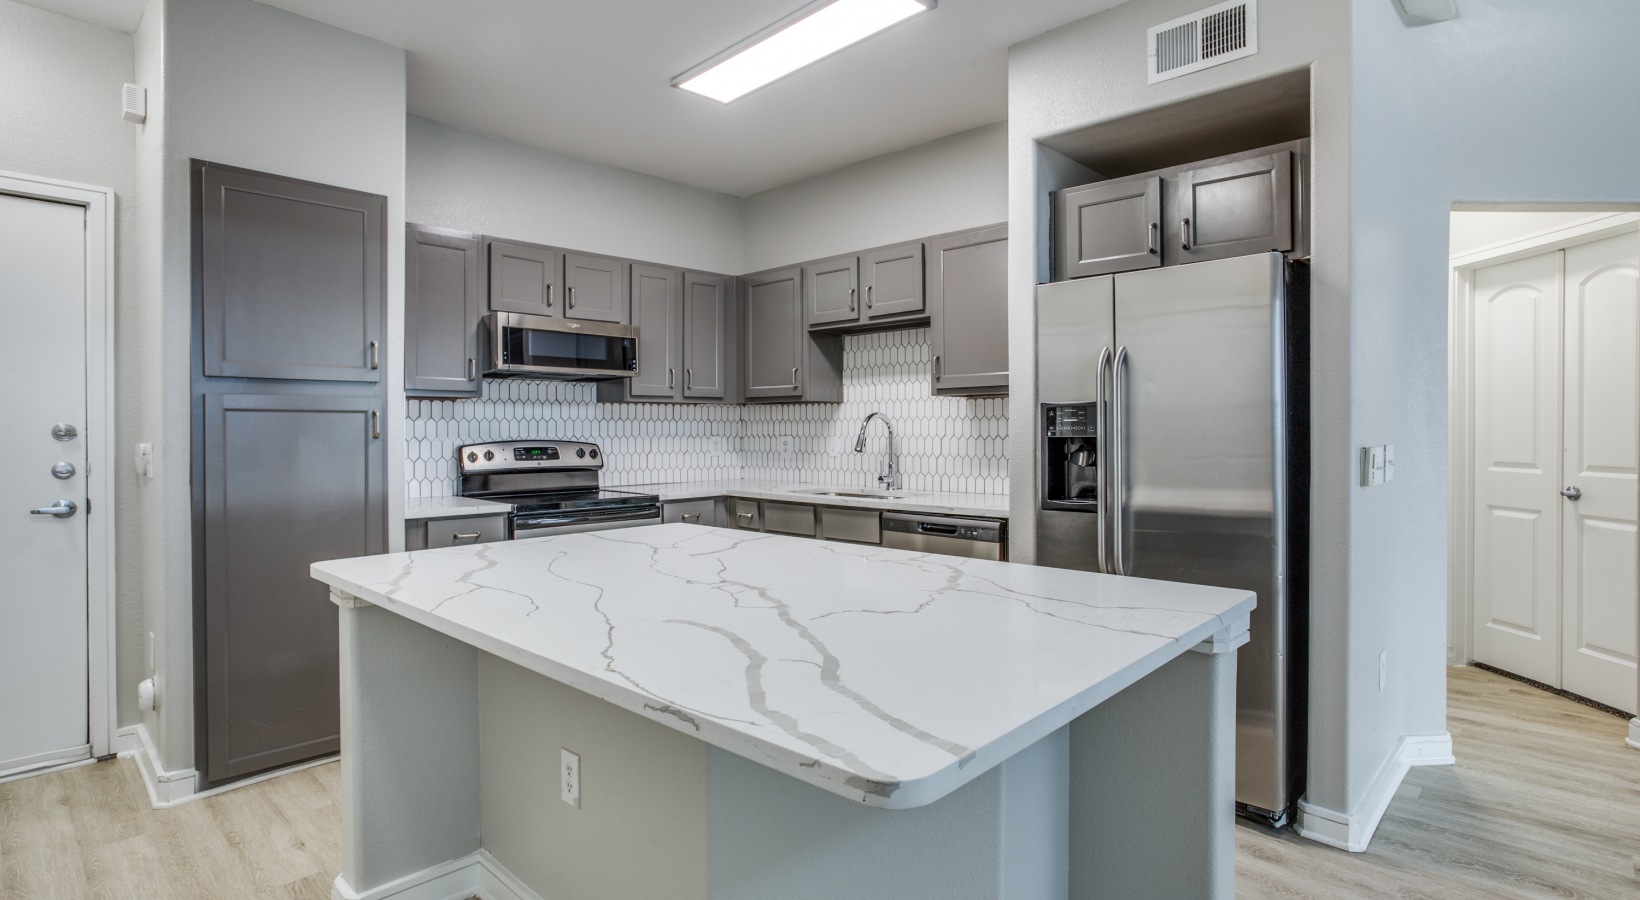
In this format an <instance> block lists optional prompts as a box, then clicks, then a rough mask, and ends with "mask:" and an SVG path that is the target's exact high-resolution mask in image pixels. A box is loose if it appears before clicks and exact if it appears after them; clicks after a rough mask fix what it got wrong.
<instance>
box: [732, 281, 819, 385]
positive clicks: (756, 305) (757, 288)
mask: <svg viewBox="0 0 1640 900" xmlns="http://www.w3.org/2000/svg"><path fill="white" fill-rule="evenodd" d="M745 283H746V311H745V322H746V327H745V329H744V332H743V334H744V337H745V343H744V345H743V352H744V353H745V357H746V365H745V372H746V381H745V385H746V396H747V397H748V398H756V397H801V396H802V395H803V372H802V366H803V340H804V338H805V335H804V333H803V295H802V290H801V287H802V284H803V270H802V269H800V268H797V267H793V268H790V269H779V270H776V271H773V272H763V273H761V274H758V275H748V276H747V277H746V282H745Z"/></svg>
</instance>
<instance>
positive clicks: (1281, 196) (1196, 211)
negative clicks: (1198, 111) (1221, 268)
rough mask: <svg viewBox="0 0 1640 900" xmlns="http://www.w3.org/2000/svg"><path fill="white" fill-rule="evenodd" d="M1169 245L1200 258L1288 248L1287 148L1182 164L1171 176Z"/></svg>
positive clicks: (1186, 257)
mask: <svg viewBox="0 0 1640 900" xmlns="http://www.w3.org/2000/svg"><path fill="white" fill-rule="evenodd" d="M1174 193H1175V202H1174V209H1175V211H1176V212H1177V213H1178V215H1177V216H1176V224H1175V225H1174V227H1173V229H1172V230H1171V231H1170V234H1169V237H1170V238H1171V239H1172V240H1171V241H1170V243H1171V247H1170V248H1169V250H1170V251H1172V250H1177V260H1178V261H1179V262H1201V261H1203V260H1209V259H1226V258H1229V257H1233V256H1246V255H1247V254H1250V253H1265V252H1268V251H1271V250H1278V251H1281V252H1286V251H1288V250H1292V249H1293V154H1292V152H1291V151H1289V150H1280V151H1277V152H1275V153H1269V154H1265V155H1263V156H1256V157H1253V158H1250V159H1239V160H1235V161H1233V162H1224V163H1219V164H1217V165H1210V166H1202V167H1200V168H1195V169H1186V170H1184V171H1183V172H1180V173H1179V175H1178V177H1177V179H1176V180H1175V182H1174Z"/></svg>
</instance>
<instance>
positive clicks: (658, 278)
mask: <svg viewBox="0 0 1640 900" xmlns="http://www.w3.org/2000/svg"><path fill="white" fill-rule="evenodd" d="M682 279H683V273H681V272H679V271H678V270H677V269H665V268H661V267H660V266H646V265H642V264H639V265H634V266H633V267H632V319H633V322H634V324H636V325H637V326H638V374H637V375H635V376H633V377H632V378H630V379H628V391H629V393H630V395H631V396H633V397H654V398H674V399H675V398H676V397H677V396H678V383H679V382H678V375H679V374H680V373H679V372H678V369H680V368H682V366H681V365H679V362H680V360H679V356H680V354H681V352H682V349H683V304H682V302H681V300H682V298H681V297H680V296H679V294H680V289H679V286H680V284H681V282H682Z"/></svg>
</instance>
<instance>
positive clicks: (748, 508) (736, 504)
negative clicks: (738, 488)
mask: <svg viewBox="0 0 1640 900" xmlns="http://www.w3.org/2000/svg"><path fill="white" fill-rule="evenodd" d="M728 508H729V527H730V528H745V529H747V530H749V531H762V530H763V512H762V510H761V509H760V508H759V507H758V503H757V501H756V500H743V499H741V498H739V497H730V498H729V503H728Z"/></svg>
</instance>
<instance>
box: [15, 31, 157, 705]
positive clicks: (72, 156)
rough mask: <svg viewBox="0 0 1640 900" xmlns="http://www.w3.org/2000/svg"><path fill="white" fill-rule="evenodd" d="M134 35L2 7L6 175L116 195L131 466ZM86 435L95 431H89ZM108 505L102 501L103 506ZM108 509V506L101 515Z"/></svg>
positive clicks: (131, 645)
mask: <svg viewBox="0 0 1640 900" xmlns="http://www.w3.org/2000/svg"><path fill="white" fill-rule="evenodd" d="M132 71H133V62H132V41H131V36H130V35H128V34H122V33H120V32H117V31H112V30H110V29H107V28H103V27H101V26H97V25H90V24H87V23H85V22H81V21H78V20H76V19H69V18H65V17H63V16H59V15H56V14H54V13H49V12H45V11H43V10H39V9H35V8H34V7H32V6H23V5H21V4H18V3H13V2H12V0H0V85H4V86H5V89H4V90H0V134H3V135H4V136H5V137H4V138H3V139H0V170H3V171H8V172H21V173H24V174H27V175H38V176H43V177H48V178H58V179H62V180H65V181H76V182H80V183H82V184H94V185H98V186H101V187H108V188H113V190H114V195H115V200H114V202H115V213H116V218H115V230H114V241H115V253H116V255H115V261H114V266H115V282H114V285H115V290H114V301H115V305H116V314H115V322H114V333H115V340H116V349H115V388H114V390H115V394H114V397H113V403H114V414H115V419H116V422H115V431H116V433H115V435H114V436H113V440H114V444H115V453H114V458H115V459H116V460H119V461H121V462H123V461H124V460H126V459H129V458H130V456H129V448H130V446H131V444H132V443H133V442H134V441H135V440H136V437H135V436H136V434H137V433H138V431H139V426H140V423H141V417H140V412H141V400H142V397H141V392H140V390H139V382H138V374H139V373H140V371H141V367H140V364H139V361H140V357H139V351H140V342H139V340H138V334H139V331H140V328H141V317H140V315H139V308H138V306H137V304H136V303H135V302H134V301H135V295H136V289H137V272H138V268H139V266H138V259H139V257H138V252H137V241H136V236H137V223H138V206H137V202H136V178H137V176H136V159H135V149H134V145H133V143H132V130H133V126H132V125H131V124H130V123H129V122H126V121H124V120H122V119H121V118H120V116H119V107H118V95H119V91H120V86H121V85H122V84H124V83H125V82H127V81H130V80H131V79H132ZM80 424H81V427H85V425H86V423H80ZM136 490H137V485H136V476H135V474H134V471H133V469H132V468H131V467H129V466H120V467H119V468H118V469H117V470H116V472H115V496H114V498H113V499H114V502H113V503H110V504H109V507H110V511H111V512H112V514H113V515H114V516H115V517H116V518H117V521H116V525H115V530H116V533H117V534H118V536H119V546H118V558H117V560H116V570H115V572H116V577H117V578H118V579H119V581H118V595H117V596H116V598H115V604H116V610H115V612H116V620H117V629H118V634H117V641H116V644H117V648H118V650H117V654H118V670H117V679H118V681H117V683H118V685H119V690H120V693H119V697H118V698H117V701H118V712H119V721H120V724H122V725H124V724H130V723H132V722H134V721H136V718H137V703H136V688H135V684H136V682H138V681H140V680H141V679H142V678H144V677H146V669H145V663H144V659H143V637H142V635H143V624H142V619H143V616H142V586H143V550H142V544H141V542H140V541H138V540H133V539H132V538H133V537H134V536H135V535H136V534H137V533H138V532H139V530H140V528H141V524H142V521H143V518H142V511H141V507H140V506H139V504H138V503H137V502H135V501H136ZM100 500H101V498H99V502H100ZM100 508H101V506H99V509H100Z"/></svg>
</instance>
